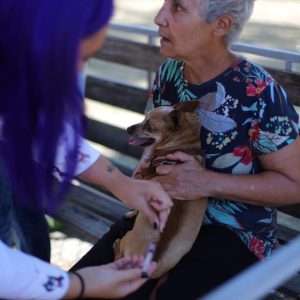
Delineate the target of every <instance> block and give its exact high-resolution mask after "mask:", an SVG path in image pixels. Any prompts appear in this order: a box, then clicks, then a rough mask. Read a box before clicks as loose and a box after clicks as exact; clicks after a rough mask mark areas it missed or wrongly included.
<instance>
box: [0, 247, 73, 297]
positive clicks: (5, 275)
mask: <svg viewBox="0 0 300 300" xmlns="http://www.w3.org/2000/svg"><path fill="white" fill-rule="evenodd" d="M0 270H1V272H0V298H1V299H60V298H62V297H63V296H64V295H65V293H66V292H67V290H68V288H69V283H70V281H69V276H68V274H67V273H66V272H64V271H62V270H60V269H59V268H57V267H54V266H52V265H49V264H47V263H45V262H43V261H41V260H39V259H37V258H34V257H32V256H29V255H27V254H24V253H22V252H20V251H18V250H13V249H10V248H9V247H7V246H6V245H5V244H3V243H2V242H1V241H0Z"/></svg>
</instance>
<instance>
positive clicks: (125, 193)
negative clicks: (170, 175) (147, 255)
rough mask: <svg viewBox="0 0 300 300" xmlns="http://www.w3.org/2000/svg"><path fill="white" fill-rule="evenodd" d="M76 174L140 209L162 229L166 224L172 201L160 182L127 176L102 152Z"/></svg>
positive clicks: (130, 205) (132, 206) (128, 204)
mask: <svg viewBox="0 0 300 300" xmlns="http://www.w3.org/2000/svg"><path fill="white" fill-rule="evenodd" d="M79 178H80V179H82V180H84V181H87V182H89V183H93V184H97V185H99V186H102V187H104V188H106V189H107V190H109V191H110V192H112V193H113V194H114V195H115V196H116V197H117V198H119V199H121V200H122V201H123V202H124V203H125V204H126V205H127V206H129V207H131V208H135V209H138V210H139V211H142V212H143V213H144V214H145V215H146V216H147V217H148V218H149V220H150V221H151V222H152V223H154V222H155V223H157V225H160V228H161V230H162V229H163V227H164V226H165V224H166V221H167V217H168V214H169V210H170V207H171V206H172V201H171V199H170V197H169V196H168V194H167V193H166V192H165V191H164V190H163V189H162V187H161V186H160V184H159V183H157V182H151V181H144V180H137V179H133V178H130V177H128V176H126V175H124V174H123V173H121V172H120V171H119V170H118V169H117V168H116V167H115V166H113V165H112V164H111V163H110V161H109V160H107V159H106V158H105V157H103V156H100V157H99V158H98V159H97V160H96V162H95V163H94V164H93V165H92V166H91V167H90V168H88V169H87V170H86V171H85V172H83V173H81V174H80V175H79Z"/></svg>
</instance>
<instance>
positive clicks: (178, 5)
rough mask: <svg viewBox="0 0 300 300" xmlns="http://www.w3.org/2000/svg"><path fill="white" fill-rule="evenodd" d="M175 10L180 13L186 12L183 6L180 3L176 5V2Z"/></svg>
mask: <svg viewBox="0 0 300 300" xmlns="http://www.w3.org/2000/svg"><path fill="white" fill-rule="evenodd" d="M173 9H174V11H175V12H180V11H183V10H184V9H183V7H182V5H181V4H179V3H176V2H174V4H173Z"/></svg>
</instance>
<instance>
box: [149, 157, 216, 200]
mask: <svg viewBox="0 0 300 300" xmlns="http://www.w3.org/2000/svg"><path fill="white" fill-rule="evenodd" d="M165 158H166V159H169V160H174V161H177V162H179V164H176V165H160V166H158V167H157V168H156V173H157V174H158V175H159V176H157V177H155V180H157V181H158V182H159V183H160V184H161V185H162V186H163V188H164V189H165V190H166V191H167V192H168V194H169V195H170V196H171V197H172V198H173V199H177V200H198V199H200V198H203V197H208V196H209V195H210V185H211V184H212V183H211V182H210V180H209V171H207V170H206V169H205V168H203V167H202V166H201V164H200V162H199V161H198V160H197V159H195V158H194V156H191V155H188V154H186V153H183V152H175V153H173V154H169V155H167V156H166V157H165Z"/></svg>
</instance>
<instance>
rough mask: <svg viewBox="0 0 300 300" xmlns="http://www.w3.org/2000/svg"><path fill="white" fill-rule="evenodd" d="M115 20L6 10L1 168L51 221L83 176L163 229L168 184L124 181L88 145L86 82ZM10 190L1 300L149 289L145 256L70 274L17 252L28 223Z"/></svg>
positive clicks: (97, 3)
mask: <svg viewBox="0 0 300 300" xmlns="http://www.w3.org/2000/svg"><path fill="white" fill-rule="evenodd" d="M112 11H113V3H112V0H89V1H82V0H71V1H67V0H65V1H60V0H51V1H41V0H30V1H20V0H6V1H1V2H0V28H1V37H0V62H1V72H0V95H1V101H0V143H1V146H0V159H1V164H2V165H3V166H1V167H2V169H3V170H4V171H3V172H4V174H6V177H7V178H8V181H9V184H10V185H9V188H10V189H11V190H12V191H13V192H14V193H15V194H16V201H17V202H18V203H17V204H18V205H22V206H26V207H31V208H35V209H38V211H40V212H52V211H54V210H55V209H56V208H57V207H58V205H59V203H60V202H61V199H62V198H63V196H64V195H65V192H66V191H67V188H68V185H69V183H70V181H71V179H72V178H73V177H74V176H78V177H79V178H80V179H82V180H85V181H89V182H91V183H94V184H97V185H100V186H103V187H104V188H106V189H108V190H110V191H111V192H112V193H113V194H114V195H115V196H116V197H118V198H120V199H121V200H123V201H124V203H125V204H127V205H128V206H129V207H133V208H135V209H138V210H140V211H142V212H143V213H144V214H146V215H147V216H148V218H149V219H150V220H151V221H152V222H153V223H155V224H156V225H159V227H160V229H161V230H162V229H163V227H164V225H165V223H166V221H167V217H168V213H169V211H170V207H171V206H172V201H171V200H170V198H169V196H168V195H167V193H166V192H165V191H164V190H163V189H162V187H161V186H160V184H159V183H156V182H146V181H142V180H135V179H132V178H129V177H127V176H125V175H123V174H122V173H121V172H120V171H119V170H117V169H116V168H115V167H114V166H112V165H111V163H110V162H109V161H108V160H106V159H105V158H104V157H102V156H100V154H99V153H98V152H97V151H96V150H95V149H93V148H92V147H91V146H90V145H89V144H88V143H87V142H86V141H85V140H84V139H83V138H82V135H83V119H84V118H83V94H82V92H81V91H80V88H79V86H78V73H79V72H80V71H81V70H82V67H83V65H84V62H85V61H86V60H87V59H88V58H89V57H91V56H92V55H93V54H94V53H95V51H97V50H98V49H99V48H100V47H101V44H102V42H103V39H104V37H105V35H106V27H107V23H108V21H109V19H110V17H111V15H112ZM55 177H57V178H58V179H59V180H58V181H59V184H57V180H56V179H55ZM6 188H7V187H6V186H5V185H4V184H2V183H0V192H1V193H0V219H1V222H0V227H1V226H2V224H4V225H8V226H7V228H6V229H5V230H4V231H3V228H0V240H1V241H0V269H1V274H0V298H5V299H29V298H30V299H60V298H68V299H72V298H76V297H77V298H82V297H87V298H120V297H123V296H125V295H127V294H129V293H131V292H133V291H134V290H136V289H137V288H139V287H140V286H141V285H142V284H143V283H144V282H145V279H142V278H141V264H142V262H143V258H141V257H128V258H123V259H121V260H119V261H116V262H114V263H111V264H106V265H103V266H96V267H87V268H82V269H79V270H77V271H76V272H73V273H72V272H70V273H67V272H65V271H63V270H61V269H59V268H57V267H54V266H52V265H50V264H48V263H46V262H42V261H41V260H39V259H37V258H35V257H33V256H30V255H28V254H25V253H22V252H21V251H19V250H17V249H14V250H13V249H11V248H10V247H9V246H11V245H15V246H18V244H16V243H14V244H13V243H10V242H11V241H12V240H14V239H15V240H18V238H16V236H18V230H17V228H19V227H20V224H17V225H18V226H15V224H16V223H17V218H15V213H14V209H15V207H14V205H13V203H8V202H7V200H6V199H5V198H6V197H5V196H6V195H5V193H4V192H3V191H5V189H6ZM4 208H5V209H4ZM6 221H7V222H8V223H5V222H6ZM3 232H4V233H5V234H4V235H3V236H5V237H3V236H2V235H1V233H3ZM154 269H155V264H153V265H152V266H151V268H150V271H149V275H151V273H152V272H153V270H154Z"/></svg>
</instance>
